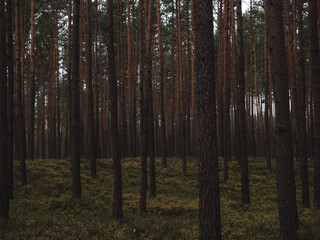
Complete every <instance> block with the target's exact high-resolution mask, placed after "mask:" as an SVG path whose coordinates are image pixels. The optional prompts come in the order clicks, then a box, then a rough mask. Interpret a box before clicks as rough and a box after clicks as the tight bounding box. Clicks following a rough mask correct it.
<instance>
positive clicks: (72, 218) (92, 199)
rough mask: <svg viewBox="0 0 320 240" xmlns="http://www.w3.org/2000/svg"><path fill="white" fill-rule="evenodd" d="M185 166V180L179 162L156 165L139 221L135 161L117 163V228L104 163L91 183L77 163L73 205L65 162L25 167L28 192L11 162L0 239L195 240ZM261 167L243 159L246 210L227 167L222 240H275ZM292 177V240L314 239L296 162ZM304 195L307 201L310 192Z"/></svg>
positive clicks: (234, 166)
mask: <svg viewBox="0 0 320 240" xmlns="http://www.w3.org/2000/svg"><path fill="white" fill-rule="evenodd" d="M187 163H188V166H187V173H186V174H184V173H183V172H182V162H181V160H180V159H179V158H169V159H168V167H167V168H166V169H163V168H162V167H161V160H160V159H157V160H156V169H157V197H156V198H149V196H148V200H147V207H148V213H147V214H146V215H144V216H140V215H139V190H140V159H139V158H135V159H130V158H127V159H123V160H122V167H123V172H122V175H123V204H124V205H123V207H124V218H123V220H122V221H121V222H120V223H118V222H114V221H113V220H112V217H111V216H112V199H113V197H112V192H113V189H112V187H113V168H112V160H111V159H98V162H97V169H98V178H96V179H92V178H91V177H90V171H89V169H90V168H89V162H88V161H87V160H85V159H82V160H81V164H82V174H81V178H82V179H81V180H82V191H83V195H82V196H83V197H82V199H80V200H74V199H71V171H70V162H69V161H67V160H53V159H48V160H34V161H27V169H28V178H29V179H28V180H29V184H28V185H27V186H21V184H20V183H19V163H18V162H15V163H14V178H15V186H14V187H15V189H14V200H12V201H11V209H10V220H9V223H8V229H7V230H5V231H4V230H2V231H0V239H90V240H91V239H126V240H127V239H197V237H198V164H197V160H196V159H195V158H188V159H187ZM272 163H273V166H275V162H274V161H273V162H272ZM310 165H311V166H310V174H312V173H313V169H312V163H311V164H310ZM219 166H220V169H222V167H223V159H220V160H219ZM265 166H266V162H265V159H263V158H255V159H254V158H249V170H250V190H251V204H250V205H242V204H241V198H240V190H241V185H240V168H239V165H238V162H237V161H235V160H233V161H232V162H230V165H229V167H230V169H229V171H230V172H229V176H230V180H229V181H228V182H227V183H221V184H220V189H221V194H220V195H221V220H222V231H223V232H222V235H223V238H224V239H277V237H278V211H277V209H278V206H277V192H276V177H275V171H274V169H273V170H272V171H271V172H270V171H268V170H266V169H265ZM295 171H296V183H297V200H298V212H299V218H300V229H299V236H300V238H301V239H320V228H319V226H320V212H319V210H315V209H314V208H311V209H303V208H302V206H301V200H300V194H301V193H300V187H301V184H300V177H299V166H298V163H296V162H295ZM222 177H223V172H222V171H220V179H222ZM310 181H311V182H312V177H310ZM310 190H311V192H310V196H311V199H312V196H313V193H312V190H313V189H312V187H311V188H310Z"/></svg>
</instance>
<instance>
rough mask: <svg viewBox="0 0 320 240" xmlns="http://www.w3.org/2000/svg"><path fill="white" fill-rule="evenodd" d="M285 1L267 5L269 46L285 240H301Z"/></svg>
mask: <svg viewBox="0 0 320 240" xmlns="http://www.w3.org/2000/svg"><path fill="white" fill-rule="evenodd" d="M282 10H283V9H282V2H281V1H271V0H268V1H267V21H268V42H269V44H268V45H269V46H270V47H269V54H270V59H271V61H270V64H271V76H272V79H273V83H274V89H275V90H276V91H275V106H276V159H277V162H276V163H277V164H276V168H277V170H276V172H277V189H278V209H279V222H280V238H281V239H298V236H297V228H298V225H299V221H298V214H297V203H296V188H295V182H294V169H293V151H292V150H293V149H292V141H291V140H292V133H291V125H290V113H289V82H288V66H287V59H286V51H285V42H284V29H283V16H282Z"/></svg>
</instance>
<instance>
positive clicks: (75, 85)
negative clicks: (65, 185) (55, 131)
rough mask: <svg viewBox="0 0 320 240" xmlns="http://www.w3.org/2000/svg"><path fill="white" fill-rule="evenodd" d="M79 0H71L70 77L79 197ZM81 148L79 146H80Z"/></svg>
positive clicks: (74, 171)
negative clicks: (71, 55)
mask: <svg viewBox="0 0 320 240" xmlns="http://www.w3.org/2000/svg"><path fill="white" fill-rule="evenodd" d="M79 16H80V0H73V62H72V64H73V66H72V67H73V69H72V79H71V126H70V130H71V132H70V140H71V142H70V144H71V168H72V197H73V198H81V176H80V150H79V146H80V104H79V80H80V71H79V65H80V58H79V52H80V49H79V46H80V44H79V34H80V28H79V22H80V21H79V20H80V17H79ZM80 148H81V147H80Z"/></svg>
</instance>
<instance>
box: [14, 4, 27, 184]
mask: <svg viewBox="0 0 320 240" xmlns="http://www.w3.org/2000/svg"><path fill="white" fill-rule="evenodd" d="M20 14H21V2H20V0H15V29H16V31H15V57H16V60H15V69H16V111H17V112H16V114H17V115H16V116H17V117H16V127H17V128H16V132H17V134H16V136H17V141H16V143H17V149H18V157H19V160H20V178H21V183H22V185H26V184H27V170H26V159H25V148H24V146H25V140H24V114H23V105H22V104H23V103H22V85H23V84H22V79H21V19H20V17H21V16H20Z"/></svg>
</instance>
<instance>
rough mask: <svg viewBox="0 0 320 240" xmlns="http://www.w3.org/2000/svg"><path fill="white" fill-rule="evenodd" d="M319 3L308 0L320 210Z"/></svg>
mask: <svg viewBox="0 0 320 240" xmlns="http://www.w3.org/2000/svg"><path fill="white" fill-rule="evenodd" d="M317 4H319V3H317V1H311V0H308V12H309V40H310V52H311V55H310V60H311V66H312V71H311V81H312V89H313V106H314V206H315V207H316V208H320V95H319V92H320V57H319V42H318V29H317Z"/></svg>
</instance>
